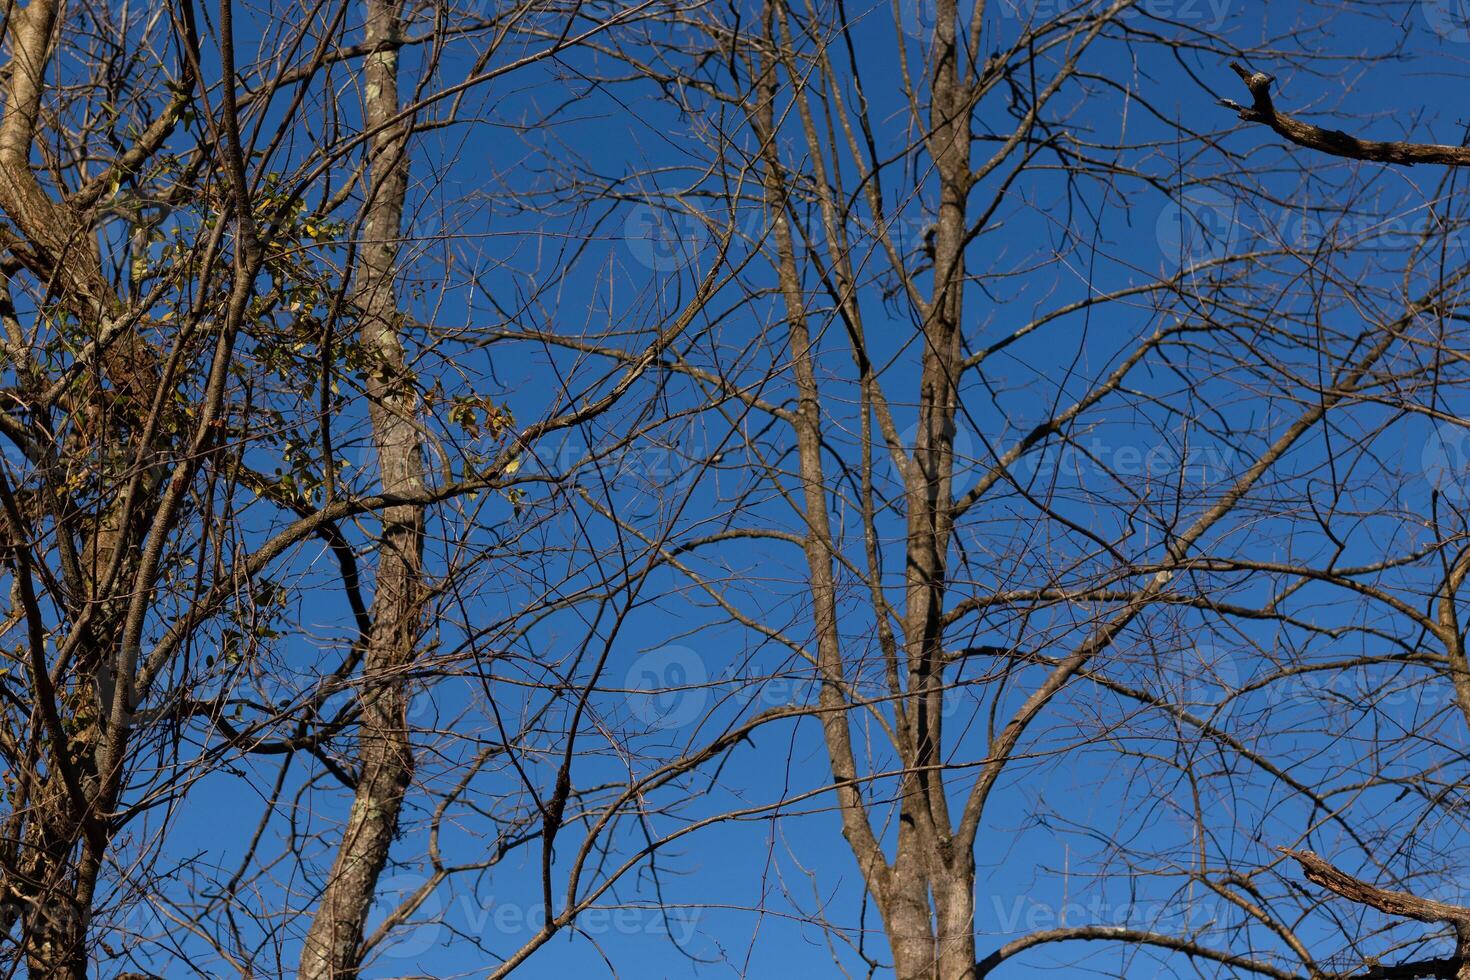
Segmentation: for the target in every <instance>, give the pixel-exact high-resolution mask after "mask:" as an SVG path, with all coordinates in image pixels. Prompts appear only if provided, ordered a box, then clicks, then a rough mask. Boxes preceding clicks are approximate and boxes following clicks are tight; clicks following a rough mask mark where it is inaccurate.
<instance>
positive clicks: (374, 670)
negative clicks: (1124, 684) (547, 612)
mask: <svg viewBox="0 0 1470 980" xmlns="http://www.w3.org/2000/svg"><path fill="white" fill-rule="evenodd" d="M367 10H368V21H367V34H366V39H365V40H366V42H367V43H368V44H369V45H371V44H374V43H376V42H378V41H385V40H391V39H393V38H394V37H396V35H397V33H398V27H399V24H398V6H397V3H396V2H395V0H367ZM365 71H366V111H365V114H364V122H365V124H366V126H367V127H368V128H369V129H370V130H372V129H375V128H377V127H379V126H383V125H385V124H386V123H387V122H388V121H389V120H391V119H392V118H393V116H394V115H395V114H396V113H397V112H398V56H397V53H396V52H395V51H391V50H390V51H382V52H378V53H375V54H371V55H369V56H368V57H367V59H366V68H365ZM407 142H408V131H407V129H406V128H403V127H397V126H395V127H393V128H391V129H385V130H381V131H379V132H378V133H377V135H375V136H374V137H373V138H372V141H371V144H370V145H371V153H372V160H371V164H370V169H371V172H372V174H373V180H372V189H371V192H370V197H369V199H368V202H367V205H366V207H367V214H366V219H365V221H364V222H363V229H362V238H363V243H362V245H361V249H360V252H359V263H358V269H357V283H356V295H357V303H358V309H359V314H360V316H361V317H362V327H361V334H362V340H363V343H364V345H365V346H366V347H367V348H368V350H369V351H370V352H371V353H372V354H373V355H374V357H375V359H376V361H377V364H376V366H375V368H376V369H375V370H372V371H370V372H369V380H368V387H367V391H368V398H369V404H370V409H369V410H370V414H371V419H372V429H373V437H374V441H375V442H376V444H377V452H378V464H379V470H380V472H381V475H382V481H383V489H384V491H385V492H387V493H390V494H391V493H402V492H408V491H414V490H418V489H421V488H422V486H423V464H422V458H421V452H420V449H421V447H420V437H419V433H418V430H417V428H416V427H415V425H414V422H413V419H414V416H415V413H416V411H417V398H416V396H415V394H414V390H413V386H412V382H411V379H410V378H408V376H407V372H406V371H405V369H404V354H403V344H402V340H401V338H400V336H399V324H400V317H399V314H398V302H397V298H396V296H395V293H394V288H393V275H394V263H395V260H396V258H397V251H398V249H397V240H398V238H399V236H400V234H401V225H402V218H403V200H404V192H405V188H406V186H407V182H408V154H407ZM423 535H424V514H423V508H422V507H420V506H417V505H414V506H393V507H388V508H386V509H385V510H384V512H383V529H382V536H381V539H380V541H379V544H378V556H377V557H378V562H377V585H376V591H375V593H374V597H373V608H372V631H371V634H370V636H369V639H368V648H367V652H366V655H365V658H364V676H363V685H362V692H361V697H362V700H363V705H362V721H361V725H360V729H359V744H358V762H359V772H358V786H357V793H356V798H355V799H354V800H353V803H352V809H351V812H350V813H349V815H348V818H347V826H346V828H345V830H344V832H343V836H342V842H341V844H340V845H339V848H338V851H337V857H336V861H335V862H334V863H333V865H332V869H331V872H330V874H329V876H328V879H327V886H326V889H325V891H324V892H323V894H322V898H321V904H320V906H319V908H318V909H317V913H316V917H315V918H314V919H313V921H312V924H311V928H310V930H309V931H308V933H307V937H306V943H305V947H304V949H303V951H302V956H301V971H300V976H302V977H309V978H321V980H329V978H330V980H338V978H343V977H353V976H356V975H357V971H358V967H359V965H360V960H361V955H362V949H361V945H362V936H363V927H364V924H365V922H366V919H367V915H368V912H369V910H370V909H371V907H372V903H373V898H374V895H375V893H376V890H377V882H378V877H379V875H380V874H381V873H382V870H383V867H384V865H385V864H386V862H387V860H388V851H389V848H390V847H391V845H392V843H393V838H394V837H395V835H396V834H397V832H398V819H399V814H400V812H401V810H402V807H403V797H404V793H405V792H406V791H407V789H408V785H409V782H410V780H411V778H412V775H413V747H412V745H411V743H410V739H409V735H408V722H407V710H408V691H407V685H406V683H405V679H404V673H403V671H404V668H405V667H406V666H407V665H408V664H409V663H410V662H411V660H412V659H413V653H414V649H415V647H416V645H417V642H418V634H419V629H420V616H421V606H422V583H421V577H422V566H423Z"/></svg>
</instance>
